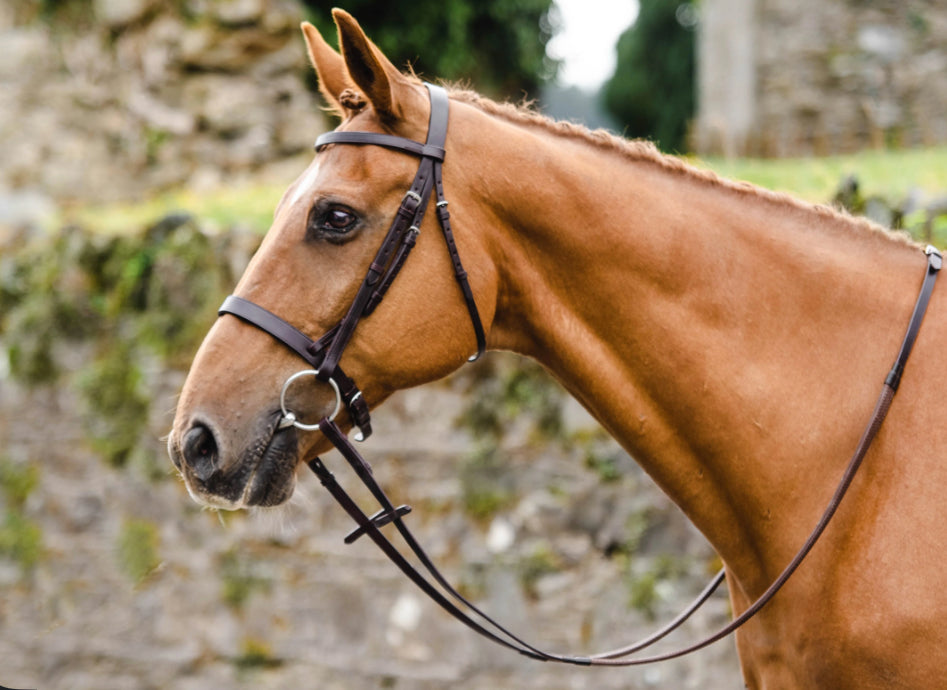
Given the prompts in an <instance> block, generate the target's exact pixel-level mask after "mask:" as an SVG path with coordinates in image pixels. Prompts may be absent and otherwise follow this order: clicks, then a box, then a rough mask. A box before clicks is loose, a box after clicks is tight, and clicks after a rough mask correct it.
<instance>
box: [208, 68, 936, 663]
mask: <svg viewBox="0 0 947 690" xmlns="http://www.w3.org/2000/svg"><path fill="white" fill-rule="evenodd" d="M425 86H426V87H427V89H428V91H429V94H430V99H431V115H430V121H429V125H428V136H427V141H426V142H425V143H424V144H421V143H419V142H416V141H413V140H410V139H405V138H402V137H396V136H391V135H386V134H377V133H374V132H329V133H326V134H323V135H322V136H320V137H319V138H318V139H317V140H316V145H315V148H316V150H317V151H320V150H322V148H323V147H325V146H328V145H330V144H354V145H372V146H382V147H385V148H389V149H393V150H396V151H400V152H403V153H407V154H410V155H412V156H416V157H418V158H420V159H421V160H420V164H419V166H418V172H417V174H416V175H415V179H414V182H413V183H412V185H411V188H410V189H409V191H408V192H407V193H406V194H405V196H404V198H403V200H402V202H401V205H400V207H399V208H398V211H397V213H396V215H395V219H394V221H393V222H392V224H391V227H390V228H389V230H388V233H387V234H386V236H385V238H384V240H383V241H382V244H381V247H380V248H379V250H378V252H377V253H376V255H375V258H374V260H373V261H372V263H371V266H370V268H369V270H368V273H367V275H366V277H365V279H364V280H363V282H362V285H361V286H360V288H359V290H358V292H357V293H356V296H355V299H354V300H353V302H352V305H351V306H350V307H349V310H348V311H347V312H346V314H345V316H344V317H343V318H342V320H341V321H340V322H339V323H338V324H337V325H336V326H335V327H333V328H332V329H330V330H329V331H328V332H327V333H326V334H325V335H323V336H322V337H320V338H319V339H318V340H313V339H311V338H310V337H309V336H307V335H306V334H304V333H303V332H301V331H300V330H298V329H297V328H296V327H294V326H292V325H291V324H289V323H288V322H286V321H284V320H283V319H281V318H280V317H278V316H276V315H275V314H273V313H271V312H269V311H267V310H266V309H263V308H262V307H260V306H257V305H256V304H254V303H252V302H250V301H248V300H245V299H243V298H240V297H236V296H234V295H231V296H229V297H227V298H226V299H225V300H224V303H223V305H221V307H220V310H219V315H221V316H222V315H224V314H231V315H233V316H236V317H238V318H240V319H242V320H243V321H245V322H247V323H249V324H251V325H253V326H256V327H257V328H259V329H261V330H263V331H265V332H266V333H269V334H270V335H271V336H272V337H274V338H275V339H276V340H278V341H279V342H281V343H283V344H284V345H285V346H287V347H288V348H289V349H291V350H292V351H294V352H295V353H296V354H298V355H299V356H300V357H302V358H303V359H304V360H305V361H306V362H307V363H308V364H309V365H310V366H311V367H312V369H305V370H303V371H300V372H297V373H296V374H294V375H293V376H291V377H290V378H289V379H287V381H286V382H285V383H284V385H283V389H282V392H281V396H280V406H281V408H282V412H283V417H282V419H281V420H280V423H279V428H280V429H283V428H288V427H290V426H294V427H296V428H298V429H300V430H316V429H318V430H319V431H321V432H322V433H323V434H324V435H325V436H326V438H327V439H328V440H329V441H330V442H331V443H332V444H333V445H334V446H335V448H336V449H337V450H338V451H339V452H340V453H341V454H342V456H343V457H344V458H345V460H346V461H347V462H348V464H349V465H350V466H351V468H352V469H353V470H354V471H355V474H356V475H357V476H358V477H359V479H360V480H361V481H362V482H363V483H364V485H365V486H366V487H367V488H368V490H369V491H370V492H371V494H372V495H373V496H374V498H375V500H377V501H378V503H379V505H380V506H381V509H380V510H379V511H378V512H376V513H375V514H374V515H371V516H369V515H366V514H365V512H363V511H362V509H361V508H360V507H359V506H358V505H357V504H356V503H355V501H354V500H353V499H352V498H351V497H350V496H349V495H348V494H347V493H346V492H345V490H344V489H343V488H342V487H341V486H340V485H339V483H338V482H337V481H336V479H335V477H334V475H333V474H332V472H330V471H329V469H328V468H327V467H326V465H325V464H324V463H323V462H322V460H321V459H320V458H318V457H316V458H313V459H312V460H310V461H309V462H308V465H309V467H310V469H311V470H312V471H313V472H314V473H315V474H316V475H317V476H318V477H319V479H320V481H321V482H322V484H323V486H325V487H326V489H327V490H328V491H329V493H330V494H331V495H332V497H333V498H334V499H335V500H336V501H337V502H338V503H339V505H340V506H341V507H342V508H343V509H344V510H345V511H346V512H347V513H348V514H349V516H350V517H351V518H352V519H353V520H354V521H355V523H356V524H357V527H356V528H355V529H354V530H353V531H352V532H350V533H349V535H348V536H346V537H345V543H346V544H351V543H352V542H354V541H355V540H356V539H358V538H359V537H361V536H363V535H364V536H368V538H369V539H371V540H372V541H373V542H374V543H375V544H376V545H377V546H378V547H379V548H380V549H381V550H382V552H384V554H385V555H386V556H387V557H388V558H389V559H390V560H391V561H392V563H394V565H395V566H397V567H398V568H399V569H400V570H401V571H402V572H403V573H404V574H405V575H406V576H407V577H408V578H409V579H410V580H411V581H412V582H414V583H415V584H416V585H417V586H418V587H419V588H420V589H421V590H422V591H423V592H424V593H425V594H427V595H428V596H429V597H430V598H431V599H433V600H434V601H435V602H436V603H437V604H438V605H439V606H441V608H443V609H444V610H445V611H447V613H449V614H451V615H452V616H453V617H454V618H456V619H457V620H459V621H460V622H461V623H463V624H464V625H466V626H467V627H469V628H470V629H472V630H473V631H475V632H477V633H479V634H480V635H482V636H484V637H486V638H488V639H490V640H492V641H493V642H495V643H497V644H499V645H502V646H504V647H507V648H509V649H512V650H514V651H516V652H519V653H520V654H523V655H524V656H527V657H530V658H532V659H537V660H540V661H552V662H560V663H566V664H575V665H582V666H637V665H642V664H649V663H654V662H658V661H665V660H668V659H674V658H677V657H680V656H684V655H686V654H690V653H691V652H695V651H697V650H698V649H702V648H704V647H706V646H708V645H710V644H712V643H714V642H716V641H718V640H720V639H722V638H724V637H726V636H727V635H729V634H730V633H732V632H734V631H735V630H737V628H739V627H740V626H742V625H743V624H744V623H746V622H747V621H748V620H750V619H751V618H752V617H753V616H754V615H755V614H756V613H757V612H758V611H759V610H760V609H762V608H763V606H765V605H766V604H767V603H768V602H769V601H770V600H771V599H772V598H773V596H775V595H776V593H777V592H778V591H779V589H780V588H781V587H782V586H783V585H784V584H785V583H786V581H787V580H789V578H790V577H791V576H792V574H793V573H794V572H795V571H796V569H797V568H798V567H799V565H800V564H801V563H802V561H803V559H804V558H805V557H806V555H807V554H808V553H809V552H810V551H811V550H812V547H813V546H814V545H815V543H816V541H817V540H818V539H819V537H820V536H821V535H822V533H823V532H824V531H825V528H826V527H827V526H828V524H829V521H830V520H831V519H832V516H833V515H834V514H835V512H836V510H837V509H838V507H839V505H840V504H841V502H842V498H843V497H844V496H845V493H846V491H847V490H848V488H849V486H850V485H851V483H852V480H853V479H854V477H855V473H856V472H857V471H858V468H859V466H860V465H861V462H862V459H863V458H864V457H865V455H866V453H867V452H868V449H869V448H870V446H871V443H872V441H873V440H874V438H875V436H876V435H877V433H878V430H879V429H880V428H881V424H882V422H883V421H884V419H885V416H886V415H887V413H888V409H889V408H890V406H891V402H892V400H893V398H894V395H895V393H896V392H897V390H898V386H899V384H900V381H901V375H902V373H903V371H904V367H905V364H906V363H907V360H908V356H909V355H910V353H911V349H912V348H913V346H914V341H915V340H916V338H917V334H918V331H919V330H920V327H921V322H922V321H923V319H924V314H925V312H926V310H927V305H928V302H929V300H930V297H931V293H932V292H933V289H934V283H935V280H936V278H937V274H938V273H939V271H940V270H941V267H942V265H943V260H942V258H941V255H940V253H939V252H938V251H937V250H936V249H934V248H933V247H928V248H927V249H926V250H925V253H926V255H927V259H928V263H927V271H926V273H925V276H924V281H923V284H922V286H921V291H920V294H919V295H918V298H917V302H916V304H915V306H914V312H913V314H912V315H911V320H910V323H909V325H908V329H907V333H906V335H905V337H904V341H903V343H902V345H901V349H900V351H899V352H898V356H897V358H896V360H895V363H894V366H893V367H892V369H891V371H890V373H889V374H888V376H887V378H886V379H885V382H884V385H883V387H882V391H881V395H880V396H879V398H878V401H877V403H876V405H875V409H874V412H873V413H872V415H871V418H870V420H869V422H868V424H867V426H866V428H865V431H864V433H863V435H862V437H861V440H860V441H859V443H858V445H857V447H856V449H855V452H854V454H853V455H852V458H851V460H850V461H849V464H848V466H847V467H846V469H845V472H844V473H843V475H842V478H841V480H840V482H839V485H838V488H837V489H836V490H835V493H834V495H833V496H832V499H831V501H830V502H829V505H828V507H827V508H826V509H825V512H824V513H823V514H822V517H821V518H820V519H819V522H818V523H817V524H816V526H815V528H814V529H813V530H812V533H811V534H810V535H809V538H808V539H807V540H806V542H805V543H804V544H803V545H802V547H801V548H800V549H799V551H798V553H797V554H796V555H795V556H794V557H793V559H792V560H791V561H790V562H789V564H788V565H787V566H786V568H785V569H784V570H783V572H782V573H781V574H780V575H779V577H777V578H776V580H775V581H774V582H773V583H772V584H771V585H770V586H769V588H768V589H767V590H766V591H765V592H764V593H763V594H762V595H761V596H760V597H759V599H757V600H756V601H755V602H754V603H753V604H752V605H750V607H749V608H747V609H746V610H745V611H744V612H743V613H742V614H740V616H738V617H737V618H735V619H733V620H732V621H731V622H730V623H728V624H727V625H726V626H724V627H722V628H721V629H720V630H718V631H717V632H715V633H713V634H711V635H709V636H708V637H706V638H704V639H702V640H700V641H699V642H696V643H694V644H691V645H689V646H687V647H685V648H683V649H678V650H676V651H672V652H667V653H662V654H656V655H652V656H645V657H636V658H632V659H628V658H626V657H628V656H630V655H632V654H635V653H636V652H639V651H642V650H644V649H646V648H648V647H650V646H651V645H653V644H654V643H656V642H658V641H659V640H661V639H663V638H664V637H665V636H667V635H668V634H670V633H671V632H672V631H674V630H675V629H677V628H678V627H679V626H680V625H681V624H682V623H684V622H685V621H686V620H687V619H688V618H689V617H690V616H691V615H692V614H693V613H694V612H695V611H696V610H697V609H698V608H699V607H700V606H701V605H702V604H703V603H704V602H705V601H707V600H708V599H709V598H710V596H711V595H712V594H713V593H714V591H715V590H716V589H717V587H718V586H719V585H720V583H721V582H722V581H723V579H724V576H725V570H723V569H722V570H721V571H720V572H719V573H717V575H716V576H715V577H714V578H713V580H712V581H711V582H710V584H708V585H707V587H705V588H704V590H703V591H702V592H701V593H700V594H699V595H698V596H697V598H696V599H695V600H694V601H693V602H692V603H691V604H690V605H689V606H688V607H687V608H686V609H685V610H684V611H682V612H681V613H680V614H679V615H678V616H677V617H676V618H675V619H674V620H672V621H671V622H670V623H668V624H667V625H666V626H665V627H663V628H661V629H660V630H658V631H657V632H655V633H653V634H651V635H649V636H648V637H647V638H645V639H643V640H641V641H639V642H636V643H634V644H631V645H627V646H625V647H621V648H619V649H615V650H611V651H608V652H603V653H601V654H594V655H591V656H568V655H562V654H554V653H551V652H546V651H543V650H541V649H539V648H538V647H536V646H534V645H532V644H530V643H528V642H526V641H524V640H523V639H521V638H520V637H519V636H517V635H516V634H514V633H512V632H510V631H509V630H508V629H507V628H505V627H504V626H502V625H500V624H499V623H498V622H496V621H495V620H494V619H493V618H492V617H490V616H489V615H488V614H486V613H485V612H483V611H482V610H481V609H479V608H478V607H477V606H476V605H474V604H473V603H471V602H470V601H469V600H468V599H466V598H465V597H464V596H463V595H461V594H460V593H459V592H458V591H457V590H456V589H455V588H454V587H453V586H452V585H451V584H450V583H449V582H448V581H447V580H446V578H445V577H444V576H443V575H442V574H441V572H440V571H439V570H438V569H437V568H436V567H435V565H434V563H433V562H432V561H431V559H430V558H429V557H428V555H427V553H426V552H425V551H424V549H423V548H422V547H421V545H420V544H419V543H418V541H417V539H415V537H414V535H413V534H412V533H411V531H410V530H409V529H408V526H407V525H406V523H405V521H404V520H403V519H402V518H403V517H404V516H405V515H406V514H407V513H409V512H410V511H411V508H410V507H408V506H405V505H402V506H397V507H396V506H395V504H394V503H393V502H392V501H391V500H390V499H389V498H388V496H387V494H386V493H385V492H384V490H382V488H381V487H380V486H379V485H378V483H377V482H376V481H375V478H374V475H373V473H372V468H371V466H370V465H369V464H368V462H367V461H366V460H365V459H364V458H363V457H362V456H361V454H360V453H359V452H358V451H357V450H356V448H355V447H354V446H353V445H352V443H351V442H350V441H349V439H348V437H347V436H346V435H345V433H344V432H343V431H342V430H341V429H340V428H339V426H338V425H337V424H336V423H335V421H334V420H335V416H336V415H337V414H338V412H339V410H340V409H341V406H342V405H343V404H344V405H345V407H346V409H347V411H348V414H349V418H350V420H351V421H352V423H353V425H354V426H356V427H358V429H359V431H358V432H357V433H356V435H355V438H356V440H364V439H365V438H367V437H368V435H369V434H370V433H371V421H370V415H369V410H368V405H367V404H366V402H365V400H364V398H363V397H362V395H361V392H360V391H359V389H358V387H357V386H356V385H355V383H354V382H353V381H352V379H351V378H349V377H348V376H347V375H346V374H345V373H344V372H343V371H342V369H341V367H340V366H339V361H340V359H341V357H342V353H343V351H344V349H345V346H346V345H347V344H348V342H349V341H350V339H351V337H352V335H353V332H354V330H355V327H356V326H357V324H358V322H359V321H360V320H361V319H362V318H364V317H366V316H368V315H369V314H371V312H372V311H374V309H375V308H376V307H377V306H378V304H379V303H380V302H381V300H382V298H383V297H384V296H385V293H386V292H387V290H388V288H389V287H390V285H391V283H392V281H393V280H394V279H395V277H396V276H397V275H398V272H399V271H400V270H401V267H402V266H403V265H404V262H405V260H406V259H407V257H408V254H409V253H410V251H411V249H412V248H413V247H414V245H415V242H416V240H417V236H418V233H419V232H420V227H421V222H422V220H423V218H424V214H425V211H426V209H427V205H428V202H429V201H430V198H431V195H432V193H433V194H434V195H435V197H436V198H437V202H436V214H437V218H438V221H439V223H440V227H441V231H442V233H443V235H444V239H445V242H446V244H447V249H448V253H449V255H450V259H451V262H452V265H453V269H454V275H455V278H456V280H457V283H458V286H459V287H460V289H461V292H462V294H463V298H464V302H465V304H466V306H467V310H468V312H469V314H470V318H471V322H472V324H473V330H474V335H475V338H476V342H477V353H476V354H475V355H474V356H472V357H471V358H470V360H471V361H472V360H474V359H477V358H478V357H479V356H480V355H482V354H483V352H484V350H485V349H486V337H485V334H484V329H483V325H482V324H481V321H480V316H479V313H478V311H477V305H476V302H475V300H474V297H473V292H472V290H471V288H470V284H469V282H468V280H467V273H466V271H464V268H463V265H462V264H461V261H460V255H459V253H458V251H457V247H456V244H455V243H454V237H453V233H452V231H451V227H450V214H449V213H448V211H447V201H446V200H445V198H444V188H443V180H442V173H441V166H442V164H443V161H444V156H445V149H444V146H445V142H446V138H447V115H448V109H449V101H448V97H447V92H446V91H444V89H443V88H441V87H439V86H435V85H433V84H425ZM306 375H311V376H315V377H316V378H318V379H319V380H322V381H325V382H326V383H328V384H329V385H331V386H332V388H333V390H334V391H335V393H336V401H337V402H336V407H335V410H334V411H333V412H332V413H331V414H329V415H328V416H327V417H325V418H323V419H322V420H321V421H320V422H319V423H318V424H312V425H309V424H303V423H302V422H300V421H299V420H298V419H296V417H295V415H294V414H293V413H292V412H291V411H289V410H288V409H287V408H286V403H285V397H286V392H287V389H288V388H289V387H290V386H291V385H292V383H293V382H294V381H295V380H297V379H298V378H299V377H301V376H306ZM389 523H393V524H394V526H395V528H396V529H397V531H398V532H399V534H400V535H401V537H402V539H403V540H404V541H405V543H406V544H407V546H408V547H409V548H410V550H411V551H412V553H413V554H414V557H415V558H416V559H417V560H418V561H419V562H420V564H421V566H422V568H421V570H419V569H417V568H416V567H415V566H414V565H412V564H411V562H410V561H408V559H407V558H405V556H403V555H402V554H401V552H400V551H399V550H398V549H397V548H396V547H395V546H394V544H393V543H392V542H391V541H390V540H389V539H388V537H386V536H385V534H384V533H383V532H382V531H381V528H382V527H384V526H385V525H387V524H389ZM422 570H423V571H424V572H422ZM425 573H426V574H425Z"/></svg>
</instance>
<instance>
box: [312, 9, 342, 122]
mask: <svg viewBox="0 0 947 690" xmlns="http://www.w3.org/2000/svg"><path fill="white" fill-rule="evenodd" d="M302 30H303V36H304V37H305V38H306V49H307V50H308V51H309V60H310V62H312V66H313V67H314V68H315V70H316V76H317V77H318V78H319V91H320V92H321V93H322V95H323V96H325V99H326V100H327V101H329V103H330V105H332V107H333V108H335V109H336V110H338V111H339V113H341V112H342V107H341V105H340V99H339V96H340V95H341V94H342V92H343V91H345V90H346V89H348V88H351V87H352V82H351V81H350V80H349V75H348V70H346V68H345V61H344V60H343V59H342V56H341V55H339V54H338V53H337V52H335V50H333V49H332V46H330V45H329V44H328V43H327V42H326V40H325V39H324V38H323V37H322V34H320V33H319V30H318V29H317V28H316V27H314V26H313V25H312V24H310V23H309V22H303V23H302Z"/></svg>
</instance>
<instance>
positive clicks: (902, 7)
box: [695, 0, 947, 156]
mask: <svg viewBox="0 0 947 690" xmlns="http://www.w3.org/2000/svg"><path fill="white" fill-rule="evenodd" d="M702 11H703V12H704V18H703V19H704V21H703V29H702V33H701V37H700V47H699V60H698V71H699V78H698V84H699V86H698V91H699V93H698V102H699V105H698V108H699V112H698V119H697V124H696V128H695V145H696V148H697V149H698V150H699V151H700V152H701V153H724V154H726V155H744V154H750V155H767V156H790V155H810V154H817V155H818V154H829V153H840V152H847V151H854V150H858V149H862V148H866V147H880V146H884V145H895V146H929V145H937V144H945V143H947V42H945V41H944V36H945V35H947V5H944V4H943V3H940V2H935V1H934V0H801V1H800V0H707V1H706V2H704V4H703V8H702ZM741 48H742V49H741Z"/></svg>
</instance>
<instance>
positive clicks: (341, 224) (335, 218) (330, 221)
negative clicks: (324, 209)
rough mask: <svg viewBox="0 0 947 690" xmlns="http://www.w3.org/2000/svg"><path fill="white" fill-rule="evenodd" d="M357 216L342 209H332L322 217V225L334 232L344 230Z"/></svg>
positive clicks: (350, 225)
mask: <svg viewBox="0 0 947 690" xmlns="http://www.w3.org/2000/svg"><path fill="white" fill-rule="evenodd" d="M356 220H357V218H356V217H355V214H354V213H350V212H349V211H345V210H343V209H338V208H336V209H332V210H330V211H329V212H328V213H326V214H325V216H324V217H323V219H322V227H323V228H325V229H326V230H332V231H334V232H345V231H346V230H348V229H349V228H351V227H352V226H353V225H355V221H356Z"/></svg>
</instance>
